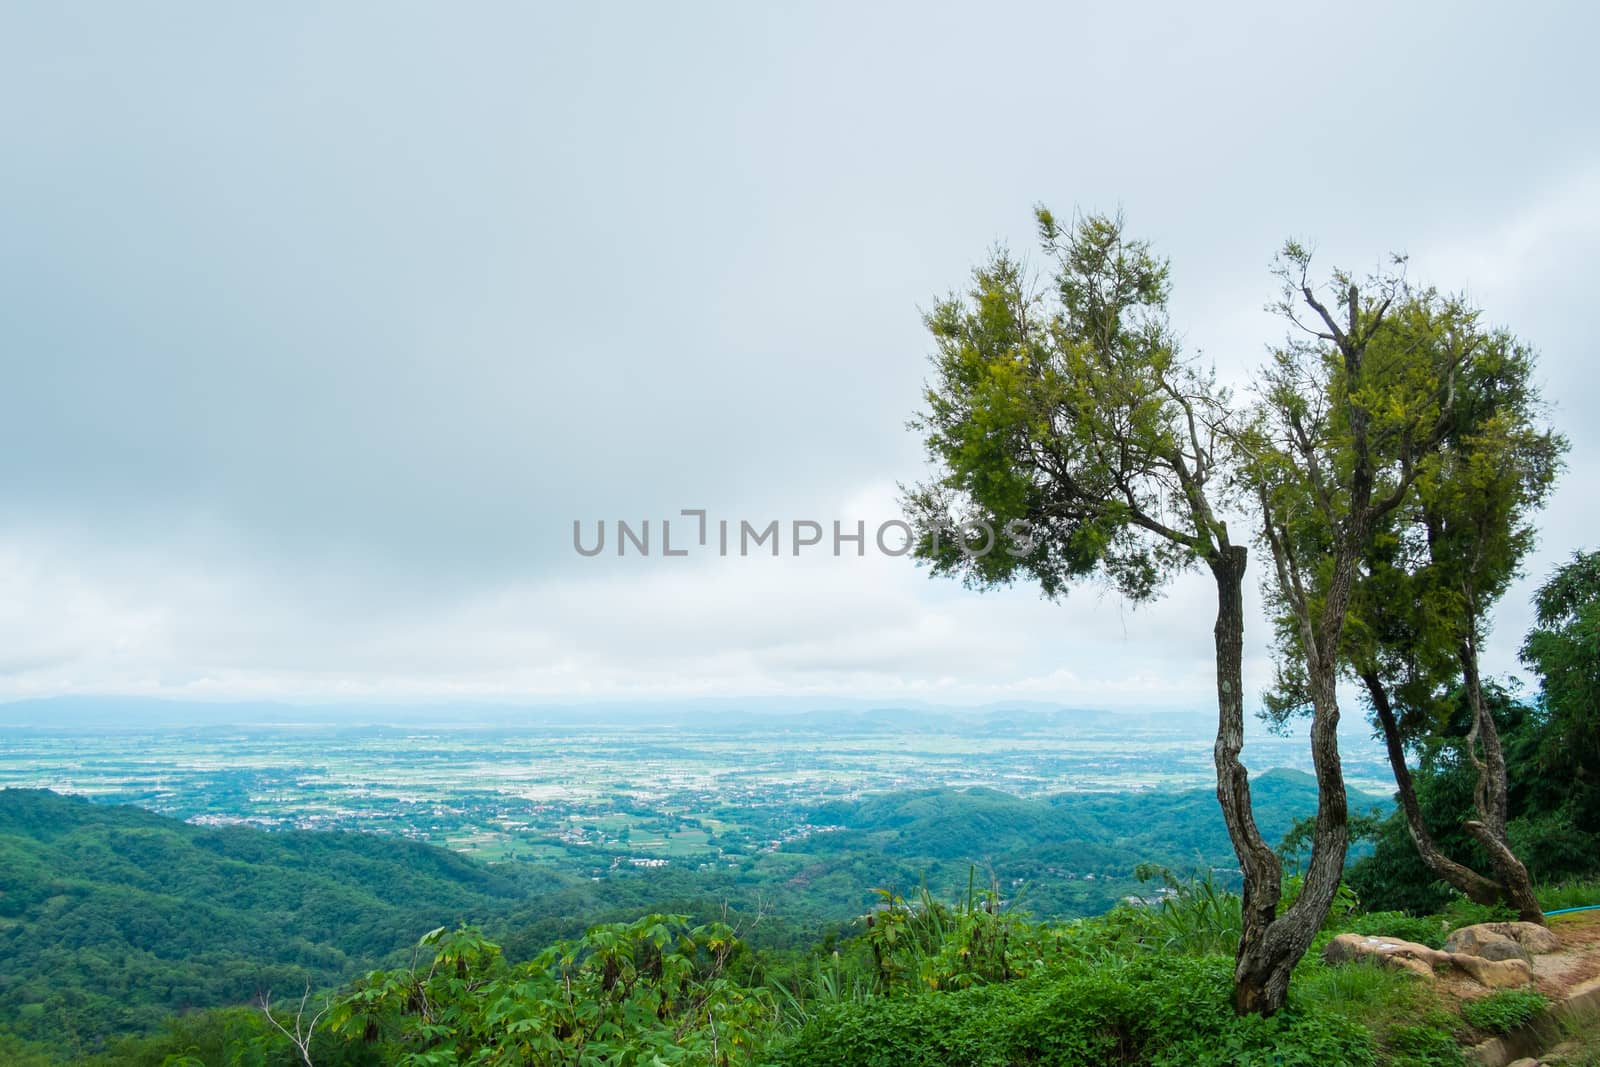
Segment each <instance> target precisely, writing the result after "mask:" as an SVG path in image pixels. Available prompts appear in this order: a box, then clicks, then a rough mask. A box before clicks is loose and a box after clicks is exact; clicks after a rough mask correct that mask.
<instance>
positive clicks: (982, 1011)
mask: <svg viewBox="0 0 1600 1067" xmlns="http://www.w3.org/2000/svg"><path fill="white" fill-rule="evenodd" d="M1231 989H1232V963H1231V961H1229V960H1227V959H1225V958H1218V957H1211V958H1190V957H1181V956H1154V955H1150V956H1142V957H1139V958H1135V959H1131V960H1119V959H1115V958H1108V959H1105V960H1102V961H1099V962H1093V963H1091V962H1087V961H1078V962H1074V963H1071V964H1068V965H1065V966H1063V967H1062V968H1060V969H1058V970H1057V971H1055V972H1054V973H1052V974H1049V975H1045V976H1040V977H1036V978H1029V979H1024V980H1021V981H1017V982H1012V983H1009V984H1006V985H993V986H983V987H976V988H971V989H966V990H961V991H958V992H949V993H938V992H927V993H914V994H909V995H904V996H893V997H879V998H875V999H873V1000H871V1001H867V1002H865V1003H862V1004H847V1005H840V1006H839V1007H838V1008H836V1009H832V1010H830V1011H827V1012H825V1013H823V1014H821V1015H819V1017H818V1018H816V1019H815V1020H814V1021H813V1022H812V1023H811V1024H809V1025H807V1026H806V1027H804V1028H803V1029H802V1030H801V1031H800V1032H799V1033H798V1034H796V1035H795V1037H794V1038H793V1039H792V1040H791V1041H790V1042H789V1044H788V1045H787V1046H786V1047H784V1048H782V1049H780V1050H778V1052H777V1054H776V1055H777V1062H779V1063H781V1064H785V1065H788V1067H812V1065H816V1067H823V1065H826V1067H945V1065H947V1064H956V1063H959V1064H964V1065H968V1067H1012V1065H1021V1064H1035V1063H1049V1064H1057V1065H1061V1067H1070V1065H1074V1064H1081V1065H1084V1067H1100V1065H1103V1064H1119V1063H1121V1064H1131V1063H1148V1064H1152V1065H1156V1067H1180V1065H1181V1067H1242V1065H1251V1064H1257V1065H1261V1067H1267V1065H1269V1064H1271V1065H1277V1067H1329V1065H1332V1064H1346V1065H1350V1067H1359V1065H1361V1064H1373V1063H1376V1057H1375V1053H1374V1050H1373V1043H1372V1040H1371V1038H1370V1036H1369V1035H1368V1034H1367V1033H1366V1031H1365V1030H1363V1029H1362V1028H1361V1027H1359V1026H1358V1025H1356V1024H1354V1023H1351V1022H1348V1021H1346V1020H1345V1019H1343V1018H1340V1017H1339V1016H1337V1015H1334V1014H1332V1013H1329V1012H1322V1011H1317V1010H1315V1009H1314V1008H1311V1009H1307V1008H1302V1007H1300V1006H1298V1005H1291V1008H1290V1009H1289V1010H1287V1011H1284V1012H1282V1013H1280V1014H1279V1015H1277V1016H1275V1017H1273V1018H1271V1019H1263V1018H1260V1017H1258V1016H1249V1017H1244V1018H1241V1017H1239V1016H1237V1015H1235V1014H1234V1012H1233V1010H1232V1007H1231V1004H1230V1000H1229V995H1230V992H1231Z"/></svg>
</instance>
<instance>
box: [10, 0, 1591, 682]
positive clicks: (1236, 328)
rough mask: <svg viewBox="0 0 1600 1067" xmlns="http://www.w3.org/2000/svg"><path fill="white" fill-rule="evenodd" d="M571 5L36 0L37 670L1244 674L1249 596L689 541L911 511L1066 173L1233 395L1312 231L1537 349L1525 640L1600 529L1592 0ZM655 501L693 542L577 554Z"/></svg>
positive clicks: (1509, 636) (26, 492)
mask: <svg viewBox="0 0 1600 1067" xmlns="http://www.w3.org/2000/svg"><path fill="white" fill-rule="evenodd" d="M551 7H552V8H553V7H554V5H552V6H551ZM580 7H582V8H586V9H587V10H585V11H583V12H579V11H577V9H578V8H580ZM563 8H564V9H563V10H560V11H556V10H547V11H543V12H541V11H538V10H535V9H534V6H533V5H527V4H520V3H519V4H504V5H501V4H490V3H477V4H471V5H444V4H433V5H426V6H415V7H413V6H405V5H398V4H394V3H387V2H386V3H381V4H371V5H360V4H353V3H352V4H337V5H313V4H300V5H280V4H274V5H243V4H239V5H228V4H210V3H206V4H201V3H172V4H123V3H103V4H26V5H25V4H4V5H3V6H0V153H3V160H0V360H3V367H4V375H3V378H0V700H4V699H18V698H25V697H35V696H49V695H59V694H69V693H113V694H131V693H138V694H147V695H170V696H177V697H204V698H227V699H243V698H251V699H255V698H268V699H287V700H304V701H327V700H383V701H399V700H429V701H437V700H440V699H456V698H461V699H466V698H473V699H496V700H507V699H513V700H560V701H568V700H581V699H587V698H596V699H599V698H603V699H608V700H612V699H618V698H622V699H641V700H642V699H653V698H673V699H680V698H685V697H691V698H692V697H697V696H706V695H716V696H720V697H773V696H786V697H805V698H812V697H814V698H816V699H818V700H819V701H821V700H825V699H833V698H867V699H874V700H878V699H896V698H899V699H907V700H909V699H916V700H932V701H946V702H951V703H983V702H990V701H996V700H1012V699H1028V700H1048V701H1060V702H1063V703H1068V704H1074V705H1090V706H1119V707H1120V706H1149V707H1163V708H1165V707H1178V708H1182V707H1205V706H1207V705H1208V704H1209V703H1210V702H1211V700H1212V696H1211V694H1212V693H1213V692H1214V690H1213V687H1212V681H1211V677H1212V676H1211V654H1212V653H1211V620H1212V614H1213V610H1214V604H1213V602H1212V599H1211V595H1210V588H1209V585H1208V583H1207V582H1205V581H1203V580H1200V579H1198V578H1195V579H1193V580H1186V581H1181V582H1179V583H1178V584H1177V585H1176V586H1175V587H1174V588H1173V589H1172V590H1171V592H1170V595H1169V596H1168V598H1167V599H1166V600H1165V601H1164V602H1162V603H1161V604H1159V605H1157V606H1155V607H1151V608H1140V609H1138V610H1134V609H1133V608H1132V607H1130V606H1129V605H1126V604H1124V603H1121V602H1120V601H1119V600H1118V599H1117V598H1116V597H1115V596H1114V595H1111V594H1101V593H1099V592H1097V591H1096V590H1095V589H1094V588H1087V589H1084V590H1081V591H1079V592H1075V593H1074V594H1073V595H1071V596H1069V597H1068V598H1067V599H1066V600H1065V601H1064V602H1061V603H1056V604H1052V603H1047V602H1044V601H1041V600H1040V599H1039V597H1038V594H1037V592H1036V591H1034V590H1032V589H1028V588H1021V587H1019V588H1016V589H1012V590H1009V591H1005V592H1001V593H990V594H982V595H980V594H977V593H973V592H969V591H967V590H965V589H962V588H961V587H960V586H959V585H958V584H955V583H953V582H948V581H942V580H930V579H929V578H928V576H927V573H926V572H925V571H923V570H919V569H917V568H916V567H914V566H913V565H912V564H911V563H910V562H909V561H907V560H905V559H894V558H885V557H883V556H881V555H878V554H877V553H870V554H869V556H868V557H867V558H865V559H860V558H856V557H854V556H847V557H845V558H841V559H835V558H832V556H831V555H830V554H829V553H827V552H824V551H814V552H812V553H810V554H806V555H803V556H802V557H800V558H798V559H796V558H794V557H793V556H790V555H789V554H788V544H787V541H786V543H785V545H784V550H785V554H784V555H783V556H782V557H781V558H779V559H772V558H770V557H765V556H758V557H752V558H748V559H738V558H720V557H719V556H718V555H717V554H716V553H715V552H714V551H705V550H700V551H697V552H694V553H691V554H690V555H689V556H687V557H682V558H671V559H667V558H662V557H661V556H660V555H659V547H660V546H659V532H660V531H659V526H660V521H661V520H662V519H663V518H665V517H673V516H677V515H678V512H679V510H680V509H683V508H706V509H709V515H710V518H711V519H712V521H713V522H714V521H715V520H716V519H718V518H726V519H730V520H733V521H734V522H737V521H738V520H739V519H748V520H750V521H752V522H757V523H760V524H764V523H765V522H766V521H768V520H769V519H774V518H776V519H779V520H782V521H784V522H785V523H787V522H789V521H792V520H795V519H814V520H817V521H820V522H823V523H829V522H831V521H833V520H835V519H838V520H841V521H843V522H845V523H846V525H847V527H853V525H854V523H855V522H856V521H857V520H861V521H864V522H866V523H867V524H868V526H869V529H870V528H871V527H873V526H875V525H876V524H877V523H878V522H881V521H882V520H884V519H888V518H891V517H893V516H894V514H895V484H896V483H897V482H900V481H911V480H916V479H918V478H919V477H921V476H922V475H923V473H924V467H923V461H922V457H921V448H920V444H919V442H918V441H917V439H916V438H915V436H914V435H913V434H911V433H910V432H908V431H907V430H906V428H905V422H906V419H907V418H908V417H909V416H911V415H912V414H913V413H914V411H915V410H916V408H917V405H918V403H919V399H920V389H921V386H922V382H923V379H924V377H925V374H926V367H927V355H928V352H929V350H930V344H929V341H928V338H927V336H926V334H925V332H924V330H923V327H922V324H921V320H920V313H919V308H923V307H926V306H928V304H929V303H930V301H931V300H932V299H934V298H935V297H936V296H938V295H939V294H941V293H944V292H946V291H948V290H949V289H951V288H953V287H958V286H961V285H962V284H963V283H964V281H965V279H966V276H967V273H968V271H969V269H970V267H971V266H972V265H973V264H974V263H975V262H977V261H978V260H979V259H981V258H982V257H983V256H984V254H985V252H986V250H987V249H988V248H989V247H991V246H992V245H993V244H994V243H996V242H1003V243H1006V244H1008V245H1010V247H1011V248H1012V249H1013V250H1014V251H1016V252H1018V253H1019V254H1025V255H1027V256H1029V257H1031V258H1032V259H1033V261H1034V262H1035V263H1038V262H1039V257H1038V255H1037V253H1036V252H1035V250H1034V247H1033V237H1032V225H1031V214H1030V213H1031V208H1032V206H1033V205H1034V204H1035V203H1040V202H1043V203H1046V204H1049V205H1051V206H1052V207H1053V208H1054V209H1055V210H1056V211H1057V212H1058V213H1069V212H1071V211H1072V210H1073V209H1074V208H1077V209H1082V210H1107V211H1115V210H1118V209H1120V210H1122V211H1123V212H1125V214H1126V218H1127V221H1128V225H1129V227H1130V229H1131V230H1133V231H1134V232H1135V233H1136V234H1138V235H1141V236H1144V237H1147V238H1149V239H1150V240H1151V241H1152V242H1154V244H1155V245H1156V246H1157V248H1158V249H1159V250H1160V251H1161V252H1163V253H1165V254H1166V255H1168V256H1170V257H1171V259H1172V263H1173V271H1174V284H1175V291H1174V302H1173V317H1174V323H1175V325H1176V326H1177V328H1178V329H1179V330H1180V332H1181V334H1182V336H1183V337H1184V339H1185V343H1186V345H1187V347H1188V349H1189V350H1190V351H1192V352H1197V353H1200V354H1202V355H1203V356H1204V357H1205V358H1206V359H1208V360H1214V361H1215V362H1216V364H1217V365H1218V366H1219V368H1221V371H1222V373H1223V375H1224V376H1225V377H1228V378H1231V379H1235V380H1238V379H1241V378H1242V376H1243V375H1245V374H1246V373H1247V372H1248V370H1249V368H1251V367H1253V366H1255V365H1256V364H1257V363H1258V362H1259V361H1260V359H1261V357H1262V355H1263V353H1264V352H1265V350H1266V346H1267V345H1268V344H1269V343H1270V342H1272V341H1274V340H1276V339H1277V338H1279V337H1280V336H1281V335H1282V330H1281V327H1280V325H1279V324H1278V323H1277V322H1275V321H1274V320H1273V319H1272V318H1271V317H1269V316H1268V315H1266V314H1265V313H1264V312H1263V311H1262V307H1263V305H1264V304H1265V303H1266V302H1267V301H1268V300H1269V299H1271V298H1272V297H1273V295H1274V290H1273V284H1272V279H1271V277H1270V275H1269V273H1268V264H1269V261H1270V259H1271V256H1272V253H1273V251H1274V249H1275V248H1276V247H1277V246H1278V245H1280V244H1281V243H1282V241H1283V240H1284V239H1285V238H1287V237H1298V238H1301V239H1304V240H1306V241H1308V242H1310V243H1312V244H1313V245H1315V247H1316V248H1317V249H1318V258H1319V262H1320V263H1322V264H1323V265H1324V266H1332V265H1335V264H1338V265H1343V266H1349V267H1353V268H1357V269H1365V268H1367V267H1370V266H1373V265H1375V264H1377V263H1378V262H1379V261H1380V260H1381V259H1382V257H1384V256H1385V255H1386V254H1388V253H1390V252H1404V253H1408V254H1409V255H1410V257H1411V274H1412V276H1413V277H1414V278H1418V279H1420V280H1424V281H1429V282H1433V283H1436V284H1438V285H1440V286H1441V287H1443V288H1446V289H1452V290H1466V291H1467V292H1468V293H1470V295H1471V296H1472V297H1473V298H1474V299H1476V300H1477V301H1478V302H1479V303H1480V304H1481V305H1482V306H1483V307H1484V308H1485V309H1486V310H1487V312H1488V315H1489V316H1490V318H1491V319H1492V320H1494V321H1495V322H1497V323H1502V324H1504V325H1507V326H1509V327H1511V328H1512V329H1513V330H1515V331H1516V332H1517V333H1518V334H1519V335H1521V336H1522V337H1524V338H1525V339H1527V340H1528V341H1529V342H1531V343H1532V344H1533V345H1534V346H1535V347H1536V348H1537V349H1538V350H1539V351H1540V353H1541V355H1542V360H1541V365H1540V367H1541V374H1542V376H1543V381H1544V385H1545V389H1546V392H1547V395H1548V396H1549V398H1550V399H1551V400H1552V401H1554V403H1555V410H1554V416H1553V417H1554V420H1555V422H1556V423H1557V425H1558V426H1559V427H1560V428H1561V429H1562V430H1563V431H1564V432H1565V433H1567V434H1568V435H1569V436H1570V437H1571V439H1572V444H1573V448H1572V453H1571V455H1570V457H1569V458H1570V464H1569V468H1568V470H1567V472H1566V475H1565V477H1564V478H1563V480H1562V482H1561V484H1560V488H1559V491H1558V492H1557V494H1556V496H1555V498H1554V500H1553V502H1552V504H1551V506H1550V508H1549V510H1548V513H1547V515H1546V516H1545V519H1544V523H1543V528H1544V533H1543V536H1542V541H1541V545H1540V549H1539V552H1538V554H1537V555H1536V556H1535V557H1534V559H1533V560H1532V561H1531V562H1530V564H1529V567H1528V570H1529V575H1530V578H1529V580H1528V581H1525V582H1524V583H1522V584H1520V585H1518V586H1517V587H1515V588H1514V589H1513V590H1512V591H1511V593H1510V595H1509V596H1508V597H1507V598H1506V600H1505V602H1504V604H1503V605H1502V607H1501V608H1500V610H1499V614H1498V617H1497V625H1496V629H1495V633H1494V638H1493V641H1492V643H1491V645H1490V652H1489V666H1490V668H1491V670H1493V671H1496V672H1501V671H1507V670H1510V669H1512V668H1513V667H1514V666H1515V648H1516V645H1517V643H1518V641H1519V640H1520V636H1521V634H1522V632H1523V630H1524V629H1525V628H1526V626H1527V624H1528V621H1529V611H1528V607H1527V599H1528V595H1529V593H1530V591H1531V588H1532V585H1533V584H1534V580H1536V579H1537V578H1539V577H1541V576H1542V575H1544V574H1545V573H1546V572H1547V571H1548V570H1549V569H1550V567H1551V566H1552V565H1553V564H1554V563H1555V561H1557V560H1559V559H1561V558H1563V557H1565V556H1566V555H1568V554H1570V553H1571V552H1572V551H1573V550H1574V549H1578V548H1589V549H1593V548H1595V547H1600V537H1597V536H1596V533H1595V531H1596V529H1597V525H1596V510H1595V507H1594V503H1593V500H1594V497H1595V494H1596V491H1597V489H1600V485H1597V483H1596V478H1595V475H1594V471H1595V465H1596V461H1597V459H1600V428H1597V423H1600V420H1597V419H1596V417H1595V415H1594V412H1595V411H1596V410H1597V409H1600V387H1597V386H1596V384H1595V381H1594V376H1593V372H1592V369H1591V368H1592V366H1593V360H1592V355H1593V345H1594V342H1593V340H1592V327H1591V322H1592V308H1593V307H1594V304H1595V299H1594V294H1593V287H1594V284H1595V274H1594V269H1595V263H1596V258H1597V252H1600V137H1597V133H1600V120H1597V119H1596V115H1595V105H1596V101H1597V99H1600V91H1597V90H1600V87H1597V85H1596V81H1597V78H1596V73H1595V68H1596V63H1595V58H1594V54H1593V49H1594V41H1595V40H1596V37H1597V30H1600V25H1597V22H1600V18H1597V16H1596V15H1595V14H1594V13H1593V9H1592V8H1591V7H1590V6H1588V5H1583V4H1578V3H1573V4H1569V5H1550V6H1540V5H1535V6H1531V7H1530V6H1526V5H1506V4H1495V5H1487V4H1483V5H1466V4H1460V3H1451V4H1442V3H1441V4H1433V5H1424V4H1415V5H1407V6H1406V7H1405V8H1404V9H1403V10H1399V9H1396V8H1395V7H1393V6H1391V5H1387V4H1359V3H1358V4H1352V3H1349V2H1344V3H1340V4H1338V5H1314V4H1292V5H1287V4H1279V5H1273V6H1271V7H1270V8H1267V7H1265V6H1263V9H1262V10H1261V11H1259V12H1254V13H1251V12H1245V11H1240V10H1234V11H1223V10H1220V9H1219V8H1218V7H1217V6H1215V5H1193V4H1171V5H1138V6H1131V5H1110V4H1097V5H1087V4H1082V5H1063V4H1039V5H1037V6H1015V7H1010V6H996V5H984V6H983V7H982V8H981V9H980V7H979V6H977V5H962V6H959V7H958V6H940V5H933V4H929V3H925V2H923V3H915V4H904V5H890V4H877V5H856V4H852V5H837V6H824V5H820V4H792V5H783V6H782V7H780V6H779V5H774V4H753V3H740V4H727V5H722V6H716V5H709V4H642V3H641V4H637V5H633V6H627V7H624V6H618V5H610V6H603V7H602V6H596V5H563ZM568 9H570V10H568ZM619 518H620V519H627V520H630V521H633V522H634V523H638V522H639V521H640V520H643V519H651V520H652V527H653V528H654V529H655V531H656V534H657V541H656V543H655V544H654V545H653V546H652V547H653V548H656V549H657V550H658V551H657V553H656V554H653V555H652V556H651V557H649V558H638V557H636V556H630V557H628V558H622V559H619V558H617V557H616V556H615V555H614V553H612V552H610V551H608V552H606V553H603V554H602V555H600V556H598V557H595V558H592V559H591V558H584V557H582V556H580V555H578V554H577V553H576V552H574V551H573V547H572V523H573V521H574V520H575V519H579V520H582V521H583V522H584V523H585V526H586V529H587V530H588V531H589V532H590V534H591V535H592V531H593V528H594V527H593V524H594V522H595V521H596V520H599V519H605V520H607V522H608V525H611V524H614V523H615V521H616V520H617V519H619ZM680 522H681V523H682V524H683V525H682V527H681V529H680V527H679V525H678V524H675V525H674V529H673V534H674V540H675V541H677V540H678V539H679V537H680V535H686V534H688V533H689V532H690V530H691V528H692V525H693V524H692V521H690V520H682V519H680ZM613 529H614V526H613ZM787 535H788V531H787V530H786V531H785V537H786V538H787ZM712 540H713V542H714V534H713V538H712ZM1253 569H1254V571H1255V576H1256V577H1257V578H1259V577H1260V574H1261V572H1262V568H1261V567H1260V566H1259V563H1258V565H1257V566H1256V567H1255V568H1253ZM1251 621H1252V625H1253V641H1252V648H1253V650H1254V651H1253V654H1252V657H1251V661H1250V663H1249V665H1248V673H1249V675H1250V679H1251V680H1252V681H1253V684H1254V685H1255V686H1256V688H1257V689H1259V686H1260V684H1261V683H1262V682H1263V681H1264V680H1265V678H1266V677H1267V673H1268V665H1267V660H1266V654H1265V647H1264V641H1263V640H1262V639H1263V637H1264V626H1263V625H1262V624H1261V623H1260V622H1259V620H1257V619H1252V620H1251Z"/></svg>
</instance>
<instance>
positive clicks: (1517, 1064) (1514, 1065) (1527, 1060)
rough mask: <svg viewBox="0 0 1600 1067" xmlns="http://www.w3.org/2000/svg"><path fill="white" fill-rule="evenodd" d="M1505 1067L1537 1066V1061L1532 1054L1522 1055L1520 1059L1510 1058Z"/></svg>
mask: <svg viewBox="0 0 1600 1067" xmlns="http://www.w3.org/2000/svg"><path fill="white" fill-rule="evenodd" d="M1506 1067H1539V1061H1538V1060H1536V1059H1534V1058H1533V1057H1532V1056H1524V1057H1522V1059H1520V1060H1512V1061H1511V1062H1510V1063H1508V1064H1506Z"/></svg>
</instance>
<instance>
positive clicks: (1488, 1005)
mask: <svg viewBox="0 0 1600 1067" xmlns="http://www.w3.org/2000/svg"><path fill="white" fill-rule="evenodd" d="M1544 1006H1545V999H1544V996H1543V995H1542V994H1540V993H1535V992H1533V991H1532V990H1528V989H1502V990H1501V991H1500V992H1498V993H1490V994H1489V995H1488V996H1486V997H1480V998H1478V999H1477V1000H1469V1001H1467V1002H1466V1003H1464V1004H1462V1005H1461V1017H1462V1018H1463V1019H1465V1020H1467V1022H1469V1023H1471V1024H1472V1025H1473V1026H1475V1027H1477V1028H1478V1029H1479V1030H1484V1031H1487V1032H1488V1033H1491V1034H1509V1033H1510V1032H1511V1031H1513V1030H1515V1029H1517V1028H1518V1027H1519V1026H1524V1025H1526V1024H1527V1023H1528V1022H1529V1021H1531V1020H1532V1019H1533V1017H1534V1016H1536V1015H1538V1014H1539V1013H1540V1012H1541V1011H1543V1010H1544Z"/></svg>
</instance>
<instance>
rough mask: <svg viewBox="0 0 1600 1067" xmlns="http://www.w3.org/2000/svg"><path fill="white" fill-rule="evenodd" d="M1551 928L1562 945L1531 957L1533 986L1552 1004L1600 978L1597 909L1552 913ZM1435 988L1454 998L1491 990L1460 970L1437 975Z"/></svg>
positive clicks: (1585, 988)
mask: <svg viewBox="0 0 1600 1067" xmlns="http://www.w3.org/2000/svg"><path fill="white" fill-rule="evenodd" d="M1550 930H1551V932H1552V933H1554V934H1555V935H1556V937H1558V938H1560V939H1561V948H1560V949H1559V950H1558V951H1556V952H1549V953H1546V954H1544V955H1542V956H1534V957H1533V958H1532V959H1533V988H1534V989H1536V990H1538V991H1539V992H1540V993H1543V994H1544V995H1545V997H1546V998H1547V999H1548V1000H1549V1001H1550V1002H1551V1003H1552V1004H1554V1003H1556V1002H1558V1001H1562V1000H1565V999H1566V998H1568V997H1570V996H1572V995H1573V994H1574V993H1577V992H1584V991H1586V990H1587V989H1588V988H1589V987H1590V986H1591V985H1592V984H1593V983H1594V982H1596V981H1597V980H1600V911H1579V912H1574V913H1573V914H1571V915H1555V916H1551V918H1550ZM1435 990H1436V991H1437V992H1438V993H1439V994H1440V995H1442V996H1444V997H1446V998H1449V999H1450V1000H1455V1001H1462V1000H1472V999H1474V998H1476V997H1483V996H1488V995H1489V994H1490V993H1491V992H1493V990H1489V989H1485V988H1484V987H1483V986H1481V985H1479V984H1478V983H1477V982H1474V981H1473V980H1472V979H1471V978H1468V977H1467V976H1466V975H1464V974H1459V973H1452V974H1450V975H1444V974H1440V975H1439V979H1438V981H1437V982H1436V983H1435Z"/></svg>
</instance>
